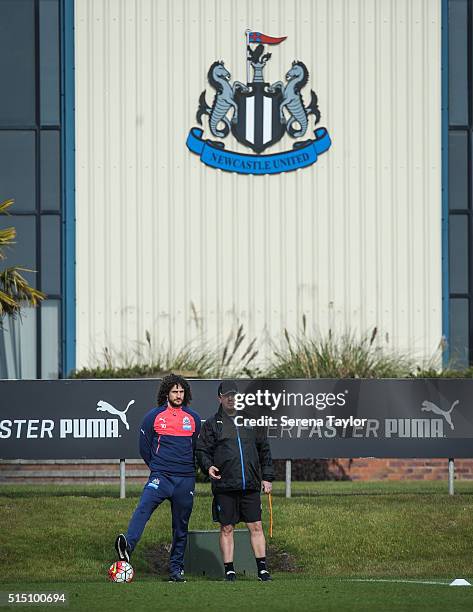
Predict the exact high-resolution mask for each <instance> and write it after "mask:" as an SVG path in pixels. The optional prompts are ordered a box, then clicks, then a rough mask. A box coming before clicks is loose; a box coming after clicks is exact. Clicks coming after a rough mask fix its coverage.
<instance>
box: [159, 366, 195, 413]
mask: <svg viewBox="0 0 473 612" xmlns="http://www.w3.org/2000/svg"><path fill="white" fill-rule="evenodd" d="M174 385H180V386H181V387H182V388H183V389H184V401H183V402H182V403H183V405H184V406H188V405H189V404H190V403H191V400H192V393H191V388H190V385H189V383H188V382H187V380H186V379H185V378H183V377H182V376H178V375H177V374H169V375H168V376H165V377H164V378H163V380H162V381H161V385H160V387H159V390H158V406H164V404H166V403H167V401H168V395H169V391H171V389H172V388H173V387H174Z"/></svg>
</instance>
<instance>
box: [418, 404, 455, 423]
mask: <svg viewBox="0 0 473 612" xmlns="http://www.w3.org/2000/svg"><path fill="white" fill-rule="evenodd" d="M459 403H460V400H455V401H454V402H453V404H452V405H451V406H450V410H442V408H439V407H438V406H437V405H436V404H433V403H432V402H429V401H428V400H424V401H423V402H422V408H421V410H422V411H423V412H433V413H434V414H439V415H440V416H443V418H444V419H445V420H446V421H447V423H448V424H449V425H450V428H451V429H455V427H454V426H453V423H452V417H451V416H450V414H451V412H452V410H453V409H454V408H455V406H456V405H457V404H459Z"/></svg>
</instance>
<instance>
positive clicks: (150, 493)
mask: <svg viewBox="0 0 473 612" xmlns="http://www.w3.org/2000/svg"><path fill="white" fill-rule="evenodd" d="M191 399H192V394H191V389H190V386H189V383H188V382H187V380H185V379H184V378H182V376H177V375H176V374H170V375H169V376H166V377H165V378H163V380H162V382H161V386H160V387H159V391H158V406H157V408H153V410H151V411H150V412H148V414H147V415H146V416H145V418H144V420H143V423H142V425H141V430H140V454H141V456H142V457H143V460H144V462H145V463H146V465H147V466H148V467H149V469H150V476H149V479H148V482H147V483H146V485H145V488H144V489H143V493H142V495H141V499H140V501H139V503H138V506H137V508H136V510H135V512H134V514H133V516H132V517H131V520H130V523H129V525H128V531H127V532H126V534H123V533H121V534H120V535H119V536H118V537H117V539H116V541H115V548H116V550H117V553H118V556H119V558H120V559H122V560H125V561H129V560H130V555H131V553H132V552H133V550H134V549H135V547H136V545H137V544H138V541H139V539H140V537H141V534H142V533H143V530H144V528H145V525H146V523H147V522H148V520H149V519H150V517H151V515H152V514H153V512H154V511H155V510H156V508H157V507H158V506H159V505H160V504H161V502H163V501H164V500H165V499H168V500H169V501H170V502H171V512H172V548H171V556H170V563H169V580H170V581H171V582H185V581H186V580H185V578H184V551H185V548H186V542H187V530H188V524H189V518H190V515H191V512H192V506H193V503H194V486H195V461H194V455H195V445H196V441H197V437H198V436H199V432H200V425H201V421H200V417H199V415H198V414H197V413H196V412H194V411H193V410H191V409H190V408H189V407H188V406H189V404H190V402H191Z"/></svg>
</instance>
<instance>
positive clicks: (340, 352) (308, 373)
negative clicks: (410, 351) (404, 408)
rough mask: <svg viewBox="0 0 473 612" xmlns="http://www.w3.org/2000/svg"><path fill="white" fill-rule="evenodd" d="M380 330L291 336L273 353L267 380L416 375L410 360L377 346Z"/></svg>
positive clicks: (286, 334)
mask: <svg viewBox="0 0 473 612" xmlns="http://www.w3.org/2000/svg"><path fill="white" fill-rule="evenodd" d="M377 334H378V332H377V328H374V330H373V332H372V333H371V335H370V336H368V335H364V336H362V337H361V338H357V337H356V336H355V335H354V334H352V333H346V334H343V335H341V336H336V335H334V334H333V333H332V332H331V331H330V332H329V333H328V335H327V337H325V338H323V337H319V338H309V337H307V336H306V335H305V333H303V334H302V335H299V336H296V337H291V336H290V335H289V333H288V332H287V330H285V332H284V336H285V344H284V346H283V347H282V348H281V349H280V350H275V351H274V358H273V363H272V364H271V366H270V367H269V369H268V371H267V372H266V373H265V376H267V377H268V378H404V377H411V376H413V372H415V369H416V368H415V363H414V361H413V360H412V359H410V358H409V357H406V356H403V355H398V354H395V353H393V352H388V351H387V350H386V349H383V348H381V347H379V346H376V344H375V340H376V337H377Z"/></svg>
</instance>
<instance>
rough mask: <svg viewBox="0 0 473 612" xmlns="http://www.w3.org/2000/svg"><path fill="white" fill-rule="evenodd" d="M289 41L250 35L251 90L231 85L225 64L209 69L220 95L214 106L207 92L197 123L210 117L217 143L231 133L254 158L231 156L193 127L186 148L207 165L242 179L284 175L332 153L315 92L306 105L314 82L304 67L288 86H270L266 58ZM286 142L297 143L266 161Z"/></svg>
mask: <svg viewBox="0 0 473 612" xmlns="http://www.w3.org/2000/svg"><path fill="white" fill-rule="evenodd" d="M285 39H286V37H285V36H284V37H281V38H275V37H273V36H267V35H265V34H261V33H260V32H250V31H248V30H247V31H246V53H247V56H246V66H247V70H246V81H247V82H246V85H245V84H244V83H242V82H240V81H234V82H233V83H232V82H231V80H230V79H231V74H230V72H229V71H228V69H227V68H226V66H225V63H224V62H223V61H215V62H213V64H212V65H211V66H210V68H209V71H208V75H207V79H208V82H209V84H210V86H211V87H212V88H213V89H214V91H215V93H214V97H213V101H212V105H211V106H209V104H208V102H207V97H206V91H205V90H204V91H203V92H202V93H201V94H200V98H199V103H198V109H197V114H196V120H197V123H198V124H199V125H203V119H204V117H206V121H207V125H208V129H209V131H210V133H211V134H212V136H213V137H214V138H218V139H222V140H223V139H225V138H227V137H228V136H229V134H230V133H231V134H232V135H233V136H234V137H235V139H236V140H237V141H238V142H239V143H241V144H242V145H244V146H246V147H248V148H249V149H251V150H252V151H253V152H254V153H255V155H253V154H241V153H236V152H233V151H229V150H227V149H226V148H225V143H224V142H222V140H210V139H205V138H204V130H203V129H202V128H199V127H194V128H192V129H191V130H190V132H189V135H188V137H187V143H186V144H187V147H188V148H189V150H190V151H192V153H196V154H197V155H199V156H200V159H201V161H202V162H203V163H204V164H206V165H208V166H211V167H213V168H220V169H221V170H226V171H228V172H237V173H239V174H279V173H281V172H288V171H291V170H297V169H298V168H305V167H307V166H311V165H312V164H314V163H315V162H316V161H317V158H318V156H319V155H320V154H321V153H325V151H327V150H328V149H329V147H330V145H331V140H330V136H329V134H328V132H327V130H326V128H324V127H316V126H317V124H318V123H319V121H320V117H321V113H320V110H319V106H318V100H317V95H316V93H315V92H314V90H312V89H311V90H310V94H309V96H308V99H309V102H308V103H307V104H306V102H305V101H304V97H303V94H302V89H303V88H304V87H305V86H306V85H307V84H308V82H309V71H308V69H307V66H306V65H305V64H304V62H302V61H293V62H292V65H291V67H290V68H289V70H288V71H287V73H286V76H285V81H286V82H285V83H284V82H283V81H276V82H275V83H272V84H270V83H268V82H267V81H266V80H265V76H264V69H265V67H266V64H267V63H268V62H269V60H270V59H271V55H272V54H271V53H266V52H265V45H278V44H280V43H282V42H283V41H284V40H285ZM255 45H256V46H255ZM251 70H252V71H253V80H252V81H251V82H250V72H251ZM284 136H289V137H290V138H292V139H294V140H295V142H294V143H293V145H292V148H291V149H289V150H288V151H285V152H283V153H274V154H268V155H262V153H263V151H265V150H266V149H268V148H269V147H271V146H273V145H275V144H276V143H277V142H279V141H280V140H281V139H282V138H283V137H284Z"/></svg>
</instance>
